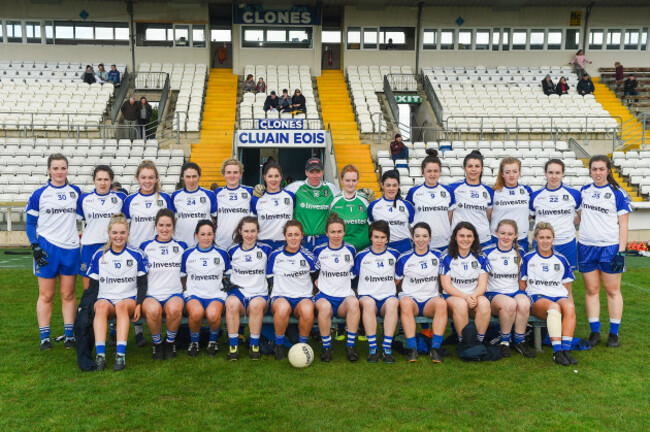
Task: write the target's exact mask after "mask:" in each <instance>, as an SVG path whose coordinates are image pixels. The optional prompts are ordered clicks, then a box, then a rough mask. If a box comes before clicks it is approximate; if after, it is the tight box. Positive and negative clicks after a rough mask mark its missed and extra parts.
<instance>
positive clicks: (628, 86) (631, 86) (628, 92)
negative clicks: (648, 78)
mask: <svg viewBox="0 0 650 432" xmlns="http://www.w3.org/2000/svg"><path fill="white" fill-rule="evenodd" d="M638 85H639V82H638V81H637V80H636V79H634V74H629V75H628V76H627V79H626V80H625V85H624V86H623V93H624V94H625V96H638V95H639V91H638V90H637V89H636V88H637V86H638ZM637 101H638V99H635V100H634V102H637Z"/></svg>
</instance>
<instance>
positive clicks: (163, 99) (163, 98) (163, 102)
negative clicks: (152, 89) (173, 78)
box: [158, 73, 171, 121]
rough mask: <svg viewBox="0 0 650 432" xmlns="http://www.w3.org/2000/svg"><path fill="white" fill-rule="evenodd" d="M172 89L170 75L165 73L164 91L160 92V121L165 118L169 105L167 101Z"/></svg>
mask: <svg viewBox="0 0 650 432" xmlns="http://www.w3.org/2000/svg"><path fill="white" fill-rule="evenodd" d="M170 89H171V84H170V82H169V74H167V73H165V80H164V83H163V87H162V90H161V92H160V100H159V101H158V121H160V119H162V118H163V115H164V114H165V106H166V105H167V99H168V98H169V90H170Z"/></svg>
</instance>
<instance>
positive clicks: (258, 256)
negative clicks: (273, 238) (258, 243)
mask: <svg viewBox="0 0 650 432" xmlns="http://www.w3.org/2000/svg"><path fill="white" fill-rule="evenodd" d="M257 259H262V251H257Z"/></svg>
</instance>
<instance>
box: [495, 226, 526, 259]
mask: <svg viewBox="0 0 650 432" xmlns="http://www.w3.org/2000/svg"><path fill="white" fill-rule="evenodd" d="M501 225H510V226H511V227H512V228H513V229H514V230H515V240H514V241H513V242H512V246H513V247H514V248H515V252H516V253H517V270H519V269H520V268H521V253H519V241H518V238H519V228H518V227H517V222H515V221H514V220H512V219H501V220H500V221H499V223H498V224H497V229H496V230H495V231H496V232H498V231H499V228H500V227H501Z"/></svg>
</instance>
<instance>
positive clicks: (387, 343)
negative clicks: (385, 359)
mask: <svg viewBox="0 0 650 432" xmlns="http://www.w3.org/2000/svg"><path fill="white" fill-rule="evenodd" d="M381 346H382V348H383V349H384V352H387V353H390V352H391V350H392V348H393V337H392V336H384V341H383V342H382V344H381Z"/></svg>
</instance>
